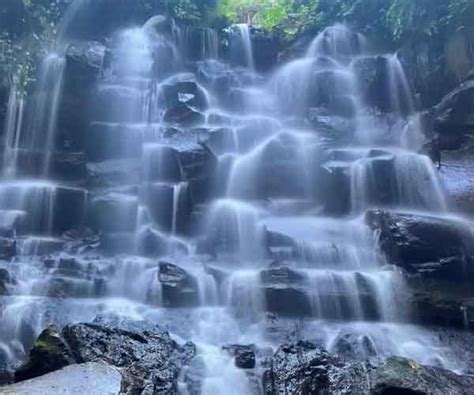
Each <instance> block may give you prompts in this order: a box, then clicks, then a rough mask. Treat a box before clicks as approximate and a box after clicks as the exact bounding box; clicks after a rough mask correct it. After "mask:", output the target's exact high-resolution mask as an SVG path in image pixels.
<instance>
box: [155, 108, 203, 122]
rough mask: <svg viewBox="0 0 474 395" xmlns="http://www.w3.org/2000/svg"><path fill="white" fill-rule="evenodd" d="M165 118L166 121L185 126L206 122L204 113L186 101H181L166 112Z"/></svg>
mask: <svg viewBox="0 0 474 395" xmlns="http://www.w3.org/2000/svg"><path fill="white" fill-rule="evenodd" d="M163 119H164V120H165V121H166V122H170V123H176V124H179V125H183V126H193V125H197V124H200V123H203V122H204V115H203V114H201V113H200V112H198V111H196V110H195V109H194V108H192V107H191V106H189V105H188V104H186V103H182V102H179V103H177V104H176V105H175V106H174V107H172V108H170V109H169V110H167V111H166V112H165V115H164V116H163Z"/></svg>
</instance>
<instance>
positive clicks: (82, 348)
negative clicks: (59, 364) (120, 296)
mask: <svg viewBox="0 0 474 395" xmlns="http://www.w3.org/2000/svg"><path fill="white" fill-rule="evenodd" d="M63 336H64V339H65V340H66V342H67V344H68V346H69V348H70V349H71V352H72V355H73V356H74V358H75V360H76V361H77V362H78V363H83V362H104V363H107V364H109V365H113V366H116V367H120V368H122V377H123V385H122V391H123V392H124V393H126V394H136V393H153V394H174V393H177V390H178V389H177V385H178V383H177V382H178V375H179V371H180V368H181V366H182V364H183V363H186V362H187V361H188V359H189V357H190V356H189V355H188V352H189V349H188V348H185V349H183V348H181V347H179V346H178V345H177V344H176V342H174V341H173V340H172V339H171V338H170V336H169V335H168V333H167V332H164V331H162V332H153V333H152V332H142V333H137V332H130V331H125V330H121V329H113V328H109V327H104V326H100V325H95V324H77V325H71V326H67V327H65V328H64V330H63Z"/></svg>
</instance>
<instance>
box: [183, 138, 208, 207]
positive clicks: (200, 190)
mask: <svg viewBox="0 0 474 395" xmlns="http://www.w3.org/2000/svg"><path fill="white" fill-rule="evenodd" d="M176 150H177V158H178V163H179V167H180V169H181V174H182V179H183V181H187V182H188V190H189V191H188V192H189V196H190V199H191V204H192V205H193V206H194V205H195V204H199V203H203V202H205V201H207V200H208V199H209V198H210V197H211V196H212V185H213V182H214V180H215V174H216V169H217V158H216V156H215V155H214V154H213V153H212V152H211V151H210V150H209V149H208V148H207V147H206V146H205V145H203V144H193V145H190V146H189V145H188V146H178V147H176Z"/></svg>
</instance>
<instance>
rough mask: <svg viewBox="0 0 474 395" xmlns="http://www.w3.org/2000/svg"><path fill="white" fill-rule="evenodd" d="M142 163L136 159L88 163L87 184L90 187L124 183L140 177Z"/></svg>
mask: <svg viewBox="0 0 474 395" xmlns="http://www.w3.org/2000/svg"><path fill="white" fill-rule="evenodd" d="M140 170H141V163H140V161H139V160H135V159H111V160H107V161H103V162H96V163H94V162H89V163H88V164H87V184H88V185H89V186H90V187H112V186H119V185H123V184H124V183H125V182H128V181H130V180H138V179H139V177H140Z"/></svg>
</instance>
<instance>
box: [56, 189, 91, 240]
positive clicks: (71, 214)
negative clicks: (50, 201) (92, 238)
mask: <svg viewBox="0 0 474 395" xmlns="http://www.w3.org/2000/svg"><path fill="white" fill-rule="evenodd" d="M86 201H87V192H86V190H84V189H80V188H73V187H67V186H60V187H57V188H56V189H55V191H54V217H53V230H54V232H55V233H56V234H62V233H63V232H65V231H67V230H70V229H74V228H78V227H80V226H82V225H83V223H84V219H85V216H84V214H85V210H86Z"/></svg>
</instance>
